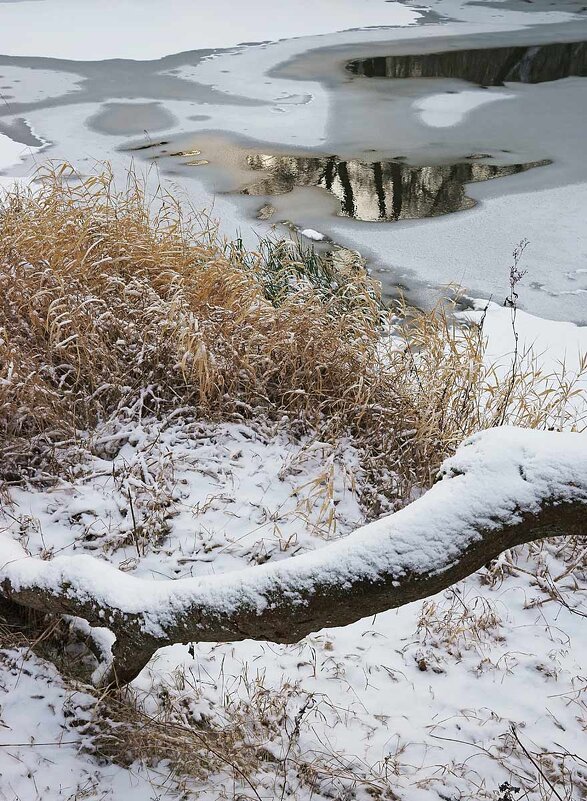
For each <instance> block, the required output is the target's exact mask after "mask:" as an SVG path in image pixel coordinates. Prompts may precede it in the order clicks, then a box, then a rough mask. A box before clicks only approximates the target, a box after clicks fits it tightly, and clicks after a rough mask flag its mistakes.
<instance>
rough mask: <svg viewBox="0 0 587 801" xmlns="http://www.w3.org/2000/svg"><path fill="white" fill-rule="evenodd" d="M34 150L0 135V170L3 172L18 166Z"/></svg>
mask: <svg viewBox="0 0 587 801" xmlns="http://www.w3.org/2000/svg"><path fill="white" fill-rule="evenodd" d="M35 150H37V148H31V147H27V146H26V145H22V144H20V142H14V141H13V140H12V139H11V138H10V137H9V136H6V135H5V134H3V133H0V170H5V169H7V168H8V167H12V166H14V165H15V164H18V162H19V161H20V160H21V159H23V158H26V156H27V155H30V154H31V152H34V151H35Z"/></svg>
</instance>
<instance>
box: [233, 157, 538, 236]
mask: <svg viewBox="0 0 587 801" xmlns="http://www.w3.org/2000/svg"><path fill="white" fill-rule="evenodd" d="M549 163H550V162H548V161H533V162H527V163H525V164H509V165H505V166H498V165H494V164H480V163H476V162H474V161H461V162H458V163H456V164H449V165H436V166H426V167H414V166H411V165H408V164H402V163H400V162H399V161H376V162H372V163H369V162H365V161H359V160H356V159H349V160H346V161H344V160H341V159H339V158H337V157H336V156H328V157H322V158H320V157H307V156H278V155H271V154H260V153H259V154H254V155H249V156H247V164H248V166H249V167H250V168H251V169H253V170H261V171H263V172H264V173H265V174H264V177H263V178H262V179H261V180H260V181H258V182H256V183H253V184H250V185H249V186H247V187H246V188H244V189H242V190H241V191H242V192H243V194H246V195H281V194H285V193H286V192H291V191H292V190H293V189H294V188H295V187H298V186H299V187H306V186H316V187H322V188H323V189H326V190H328V191H329V192H331V193H332V194H333V195H334V196H335V197H337V198H338V199H339V201H340V212H339V214H340V215H341V216H343V217H353V218H354V219H357V220H365V221H379V220H381V221H382V220H388V221H393V220H412V219H420V218H423V217H438V216H440V215H441V214H450V213H451V212H455V211H460V210H461V209H467V208H471V206H474V205H475V201H474V200H472V199H471V198H469V197H467V196H466V194H465V184H468V183H471V182H476V181H488V180H491V179H493V178H500V177H503V176H506V175H513V174H514V173H519V172H524V171H525V170H529V169H531V168H532V167H539V166H542V165H545V164H549Z"/></svg>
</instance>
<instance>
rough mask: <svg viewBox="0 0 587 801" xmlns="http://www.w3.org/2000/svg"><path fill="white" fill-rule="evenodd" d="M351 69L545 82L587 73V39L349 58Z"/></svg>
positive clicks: (488, 82) (380, 74) (368, 73)
mask: <svg viewBox="0 0 587 801" xmlns="http://www.w3.org/2000/svg"><path fill="white" fill-rule="evenodd" d="M346 69H347V70H348V71H349V72H351V73H352V74H353V75H363V76H365V77H367V78H460V79H462V80H464V81H470V82H471V83H476V84H478V85H479V86H503V84H504V83H507V82H518V83H543V82H545V81H557V80H560V79H561V78H568V77H570V76H572V75H576V76H587V42H568V43H559V44H546V45H535V46H527V47H524V46H522V47H491V48H478V49H475V50H452V51H446V52H443V53H426V54H423V55H416V56H413V55H391V56H376V57H373V58H363V59H355V60H353V61H349V62H348V64H347V65H346Z"/></svg>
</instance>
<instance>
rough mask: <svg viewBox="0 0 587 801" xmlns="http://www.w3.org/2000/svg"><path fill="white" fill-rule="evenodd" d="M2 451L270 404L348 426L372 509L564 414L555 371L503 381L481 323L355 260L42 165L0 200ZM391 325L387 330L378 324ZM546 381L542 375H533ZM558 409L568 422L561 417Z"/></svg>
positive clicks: (251, 411)
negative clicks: (134, 422) (475, 452)
mask: <svg viewBox="0 0 587 801" xmlns="http://www.w3.org/2000/svg"><path fill="white" fill-rule="evenodd" d="M0 292H1V294H2V297H3V303H2V307H1V308H0V450H1V458H2V476H1V477H3V478H4V479H5V480H9V481H10V480H13V481H17V480H21V479H22V477H23V476H26V475H30V474H31V472H32V471H35V470H36V471H38V470H39V469H41V468H42V469H49V472H50V473H55V472H56V471H58V470H59V469H60V464H59V460H57V459H55V460H54V462H53V464H51V457H52V456H55V455H56V454H57V453H58V452H59V449H60V448H61V447H62V446H63V444H64V443H71V442H76V441H83V442H84V443H85V444H87V442H88V439H89V441H90V444H91V432H92V429H93V428H94V427H95V425H96V424H97V423H98V422H101V423H104V421H108V420H117V419H122V418H124V419H126V420H127V421H128V420H129V419H140V418H141V417H143V416H146V415H163V414H166V415H167V414H172V415H178V414H185V415H188V416H193V417H200V418H201V419H202V418H204V419H212V420H214V419H232V418H234V417H235V416H237V415H241V416H246V417H249V418H254V417H255V416H270V417H271V416H272V417H274V418H281V417H283V416H284V415H285V416H287V418H288V419H290V420H291V425H292V430H296V426H300V425H301V426H302V427H303V428H304V429H305V430H307V429H308V428H311V429H312V430H315V431H316V432H317V433H318V435H319V436H320V438H321V439H322V440H323V441H326V442H328V441H334V440H335V439H336V438H337V437H340V436H341V435H345V436H349V435H350V436H351V437H352V440H353V441H354V442H355V443H356V444H357V445H358V447H359V448H360V449H361V451H362V453H363V458H364V465H365V467H366V469H367V470H368V472H369V475H370V477H371V479H372V482H371V483H372V485H373V486H374V487H375V489H374V491H373V493H372V496H371V497H370V498H368V499H366V501H367V502H368V503H369V504H370V505H371V507H372V512H373V513H376V512H378V511H380V510H381V509H382V508H386V507H389V504H390V502H392V503H393V502H395V501H397V499H402V500H403V499H406V498H409V497H410V493H412V492H413V491H414V488H420V487H426V486H429V485H430V483H431V482H432V481H433V480H434V477H435V475H436V471H437V468H438V465H439V464H440V462H441V461H442V460H443V459H444V458H445V456H446V455H447V454H449V453H451V452H452V451H453V450H454V448H455V446H456V445H457V444H458V443H459V442H460V441H461V440H462V439H463V437H465V436H466V435H467V434H469V433H470V432H471V431H474V430H478V429H480V428H483V427H486V426H489V425H493V424H496V423H501V422H511V423H516V424H518V425H524V426H545V425H552V421H553V420H554V421H555V425H557V426H558V425H561V426H562V425H565V426H567V427H568V426H569V425H572V424H573V421H571V420H569V419H567V418H568V415H567V413H566V412H565V408H566V403H567V401H568V398H569V396H570V395H571V394H572V393H573V391H574V389H573V383H572V380H570V379H569V380H567V379H566V378H565V376H557V377H556V378H555V379H553V380H549V381H547V382H546V383H545V380H544V376H540V375H539V370H538V367H537V366H536V364H535V363H533V362H532V359H531V357H530V356H528V355H526V356H525V357H519V358H518V359H517V361H516V366H515V368H516V369H515V370H514V371H513V372H512V376H511V378H510V380H509V381H503V380H500V378H499V377H498V375H497V374H496V373H495V371H493V370H492V369H491V368H487V367H486V366H485V365H484V363H483V351H484V341H483V333H482V330H481V329H480V328H477V327H471V328H469V329H463V328H462V327H457V326H456V325H455V323H454V322H453V320H452V318H451V316H450V309H447V308H446V306H439V308H438V309H436V310H434V311H433V312H430V313H424V312H415V311H413V310H409V309H406V308H401V309H399V317H400V318H401V324H399V323H398V322H397V320H398V317H397V316H396V315H397V313H398V309H393V310H391V309H386V308H384V306H383V304H382V302H381V298H380V294H379V289H378V285H377V284H376V283H375V282H374V281H372V280H371V278H370V277H369V276H368V274H367V273H366V271H365V269H364V268H363V267H362V265H361V264H360V263H359V262H357V263H351V264H348V263H346V264H345V263H344V262H343V261H342V260H339V261H338V262H336V263H335V261H334V260H333V259H332V258H329V257H319V256H317V255H316V254H315V253H314V252H313V250H311V249H304V248H303V247H302V246H301V245H299V243H297V244H296V243H292V242H284V241H273V240H263V241H261V242H260V244H259V248H258V249H257V251H255V252H252V251H247V250H246V249H245V248H244V247H243V245H242V242H239V241H236V242H226V241H224V240H223V239H221V238H220V237H219V236H218V235H217V232H216V230H215V229H214V227H213V226H211V225H210V224H209V222H208V221H206V220H203V219H202V218H201V217H198V216H197V215H195V214H191V213H189V212H188V213H186V212H185V211H182V209H181V208H180V206H179V204H178V203H177V202H176V201H175V200H174V198H172V197H170V196H169V195H166V194H164V193H163V192H159V194H158V195H157V197H155V198H153V199H151V200H149V199H148V198H147V197H146V196H145V190H144V186H143V185H142V184H141V182H140V181H139V180H137V179H136V177H135V176H133V175H130V176H129V179H128V182H127V185H126V186H125V187H124V188H123V189H117V188H116V186H115V184H114V180H113V177H112V174H111V173H110V172H109V170H108V169H106V170H105V171H104V172H103V173H102V174H97V175H95V176H93V177H91V178H89V179H84V180H79V179H77V177H76V175H75V172H74V171H73V169H72V168H71V167H69V166H68V165H61V166H59V167H54V168H45V169H43V170H42V171H41V172H40V173H39V175H38V180H37V186H36V188H35V191H34V192H33V191H27V190H19V191H14V192H12V193H11V194H8V195H7V197H6V199H5V200H4V201H3V202H2V204H1V206H0ZM390 325H394V326H395V330H396V331H397V332H398V335H399V337H400V338H401V340H402V342H401V344H400V346H398V339H397V337H396V338H390V337H386V336H385V331H386V330H389V328H390ZM545 387H546V388H545ZM575 424H576V422H575Z"/></svg>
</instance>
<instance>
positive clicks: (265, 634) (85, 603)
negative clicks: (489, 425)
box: [0, 427, 587, 684]
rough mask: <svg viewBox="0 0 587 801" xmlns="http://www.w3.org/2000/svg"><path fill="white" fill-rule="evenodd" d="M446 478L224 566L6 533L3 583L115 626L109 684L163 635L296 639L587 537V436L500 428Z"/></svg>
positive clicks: (27, 601)
mask: <svg viewBox="0 0 587 801" xmlns="http://www.w3.org/2000/svg"><path fill="white" fill-rule="evenodd" d="M441 476H442V480H441V481H439V482H438V483H437V484H436V485H435V486H434V487H433V488H432V489H431V490H430V491H429V492H427V493H426V494H425V495H424V496H422V497H421V498H419V499H418V500H417V501H415V502H414V503H412V504H410V505H409V506H407V507H406V508H405V509H402V510H401V511H399V512H397V513H395V514H393V515H390V516H387V517H384V518H381V519H380V520H377V521H375V522H373V523H370V524H368V525H366V526H363V527H362V528H360V529H358V530H357V531H355V532H354V533H353V534H352V535H350V536H349V537H347V538H345V539H344V540H339V541H338V542H335V543H333V544H331V545H328V546H326V547H324V548H321V549H319V550H318V551H315V552H313V553H306V554H304V555H302V556H298V557H294V558H292V559H287V560H284V561H282V562H277V563H269V564H266V565H262V566H260V567H254V568H248V569H245V570H240V571H236V572H233V573H226V574H223V575H219V576H207V577H204V578H190V579H178V580H176V581H150V580H146V579H141V578H137V577H133V576H131V575H129V574H127V573H123V572H121V571H119V570H117V569H116V568H115V567H113V566H112V565H110V564H108V563H107V562H105V561H102V560H99V559H96V558H94V557H90V556H81V555H80V556H62V557H58V558H55V559H53V560H50V561H43V560H40V559H38V558H33V557H30V556H27V555H26V553H25V552H24V550H23V549H22V547H21V546H20V545H19V544H18V543H17V542H15V541H14V540H11V539H9V538H8V537H7V536H4V537H3V538H1V539H0V565H1V567H0V588H1V593H2V594H3V595H4V596H5V597H6V598H8V599H9V600H11V601H12V602H14V603H17V604H20V605H22V606H25V607H31V608H33V609H39V610H41V611H45V612H51V613H59V614H67V615H74V616H76V617H81V618H84V619H85V620H87V621H88V622H89V623H90V624H91V625H93V626H101V627H104V626H106V627H108V628H109V629H111V630H112V631H113V632H114V634H115V635H116V643H115V645H114V648H113V654H114V662H113V666H114V667H113V670H114V676H111V677H110V680H111V681H112V680H115V681H116V683H118V684H124V683H127V682H129V681H131V680H132V679H133V678H134V677H135V676H136V675H137V674H138V673H139V671H140V670H141V669H142V668H143V667H144V666H145V664H146V663H147V662H148V661H149V659H150V657H151V656H152V655H153V653H154V652H155V651H156V650H157V649H158V648H160V647H162V646H165V645H170V644H172V643H188V642H194V641H195V642H201V641H208V642H231V641H236V640H243V639H255V640H269V641H273V642H281V643H292V642H297V641H298V640H300V639H301V638H302V637H304V636H305V635H307V634H309V633H310V632H314V631H317V630H319V629H321V628H324V627H325V626H343V625H346V624H349V623H352V622H354V621H356V620H359V619H360V618H363V617H366V616H368V615H373V614H375V613H377V612H382V611H384V610H386V609H391V608H394V607H399V606H403V605H405V604H408V603H410V602H412V601H416V600H418V599H421V598H426V597H428V596H430V595H434V594H436V593H437V592H439V591H441V590H443V589H445V588H446V587H449V586H450V585H452V584H454V583H455V582H457V581H459V580H460V579H462V578H464V577H465V576H467V575H470V574H471V573H473V572H475V571H476V570H478V569H479V568H481V567H482V566H483V565H484V564H486V563H487V562H488V561H490V560H491V559H492V558H494V557H496V556H497V555H499V554H500V553H501V552H502V551H504V550H506V549H507V548H511V547H513V546H516V545H520V544H522V543H526V542H531V541H533V540H537V539H542V538H545V537H551V536H570V535H585V534H586V533H587V434H575V433H559V432H545V431H534V430H529V429H517V428H512V427H502V428H495V429H490V430H488V431H484V432H481V433H479V434H476V435H475V436H473V437H471V438H470V439H469V440H467V441H466V442H465V443H464V444H463V445H461V447H460V448H459V450H458V451H457V453H456V455H455V456H453V457H452V458H450V459H448V460H447V461H446V462H445V464H444V466H443V469H442V471H441Z"/></svg>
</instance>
